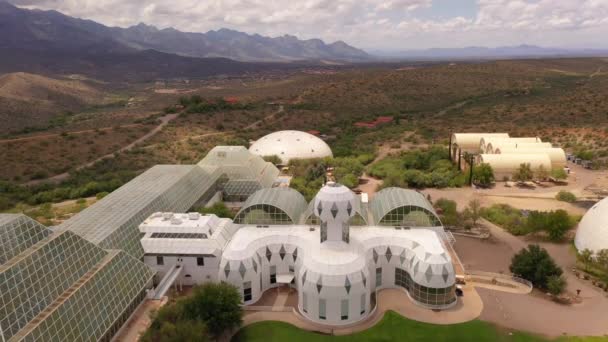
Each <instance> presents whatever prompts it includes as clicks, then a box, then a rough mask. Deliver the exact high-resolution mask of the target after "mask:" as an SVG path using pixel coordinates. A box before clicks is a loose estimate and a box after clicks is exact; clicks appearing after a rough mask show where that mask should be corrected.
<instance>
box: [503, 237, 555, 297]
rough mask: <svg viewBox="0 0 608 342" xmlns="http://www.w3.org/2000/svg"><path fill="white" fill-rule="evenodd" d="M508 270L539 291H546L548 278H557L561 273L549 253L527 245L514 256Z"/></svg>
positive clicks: (538, 247) (536, 246)
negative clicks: (530, 283)
mask: <svg viewBox="0 0 608 342" xmlns="http://www.w3.org/2000/svg"><path fill="white" fill-rule="evenodd" d="M509 269H510V270H511V272H512V273H513V274H515V275H517V276H520V277H522V278H524V279H527V280H529V281H530V282H532V284H534V286H536V287H539V288H541V289H548V285H549V278H550V277H552V276H557V277H559V276H561V275H562V273H563V271H562V269H561V268H560V267H559V266H557V264H556V263H555V261H553V258H551V256H550V255H549V253H547V251H546V250H545V249H544V248H541V247H540V246H538V245H528V248H524V249H522V250H521V251H520V252H519V253H517V254H515V255H514V256H513V258H512V259H511V266H510V267H509Z"/></svg>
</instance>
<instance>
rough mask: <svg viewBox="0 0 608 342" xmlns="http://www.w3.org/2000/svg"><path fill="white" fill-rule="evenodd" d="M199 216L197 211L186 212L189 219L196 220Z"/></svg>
mask: <svg viewBox="0 0 608 342" xmlns="http://www.w3.org/2000/svg"><path fill="white" fill-rule="evenodd" d="M200 217H201V214H199V213H188V218H189V219H190V220H193V221H194V220H198V219H199V218H200Z"/></svg>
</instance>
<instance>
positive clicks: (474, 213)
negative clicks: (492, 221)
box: [464, 199, 481, 226]
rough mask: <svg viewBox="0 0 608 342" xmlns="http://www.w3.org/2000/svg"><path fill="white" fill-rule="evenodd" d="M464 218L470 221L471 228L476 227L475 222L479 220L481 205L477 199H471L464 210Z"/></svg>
mask: <svg viewBox="0 0 608 342" xmlns="http://www.w3.org/2000/svg"><path fill="white" fill-rule="evenodd" d="M464 216H465V218H467V219H469V220H471V222H472V223H473V226H476V225H477V221H479V219H480V218H481V203H480V202H479V200H478V199H473V200H471V201H470V202H469V205H468V206H467V208H466V209H465V215H464Z"/></svg>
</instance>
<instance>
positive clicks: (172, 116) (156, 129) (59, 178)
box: [0, 105, 285, 185]
mask: <svg viewBox="0 0 608 342" xmlns="http://www.w3.org/2000/svg"><path fill="white" fill-rule="evenodd" d="M284 110H285V108H284V107H283V105H280V106H279V109H277V110H276V111H275V112H273V113H272V114H270V115H268V116H266V117H264V118H263V119H260V120H258V121H255V122H253V123H252V124H249V125H247V126H245V129H251V128H256V127H257V126H258V125H260V124H262V123H264V122H266V121H268V120H272V119H274V117H275V116H276V115H278V114H280V113H282V112H283V111H284ZM178 116H179V113H175V114H167V115H165V116H162V117H160V118H159V120H160V124H159V125H158V126H156V127H154V129H152V130H151V131H150V132H148V133H146V134H145V135H143V136H142V137H140V138H138V139H137V140H135V141H133V142H131V143H130V144H129V145H127V146H124V147H122V148H120V149H119V150H117V151H114V152H112V153H109V154H106V155H104V156H101V157H99V158H97V159H95V160H93V161H90V162H88V163H86V164H83V165H80V166H78V167H76V169H74V170H75V171H78V170H82V169H84V168H87V167H91V166H93V165H94V164H95V163H97V162H99V161H101V160H103V159H106V158H114V157H115V155H116V154H117V153H121V152H126V151H129V150H131V149H132V148H133V147H135V146H136V145H138V144H140V143H142V142H144V141H146V140H148V139H149V138H151V137H153V136H154V135H156V134H157V133H158V132H160V131H161V130H162V129H163V128H164V127H165V126H166V125H167V124H169V122H171V121H172V120H174V119H175V118H177V117H178ZM123 127H126V126H123ZM107 129H111V128H107ZM89 132H95V130H85V131H78V132H70V133H89ZM231 133H234V131H226V132H210V133H205V134H201V135H195V136H189V137H188V138H185V139H182V140H179V141H186V140H188V139H200V138H205V137H210V136H216V135H224V134H231ZM55 135H57V134H50V135H46V136H47V137H48V136H55ZM41 137H44V136H36V137H26V138H19V139H31V138H41ZM0 142H2V141H0ZM154 146H156V145H150V146H146V148H151V147H154ZM71 172H74V171H71ZM69 176H70V172H64V173H61V174H58V175H55V176H52V177H49V178H46V179H36V180H31V181H29V182H27V183H25V184H26V185H36V184H40V183H48V182H51V183H59V182H61V181H64V180H66V179H67V178H68V177H69Z"/></svg>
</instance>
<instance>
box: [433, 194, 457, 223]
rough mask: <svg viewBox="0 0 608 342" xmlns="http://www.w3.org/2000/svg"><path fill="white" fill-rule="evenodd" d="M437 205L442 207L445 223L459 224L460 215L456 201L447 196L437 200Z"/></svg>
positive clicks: (442, 218) (443, 221)
mask: <svg viewBox="0 0 608 342" xmlns="http://www.w3.org/2000/svg"><path fill="white" fill-rule="evenodd" d="M435 207H436V208H439V209H441V210H440V211H441V221H442V223H443V224H444V225H446V226H455V225H458V223H459V221H460V217H459V215H458V210H457V207H456V202H454V201H452V200H448V199H445V198H440V199H438V200H437V201H436V202H435Z"/></svg>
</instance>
